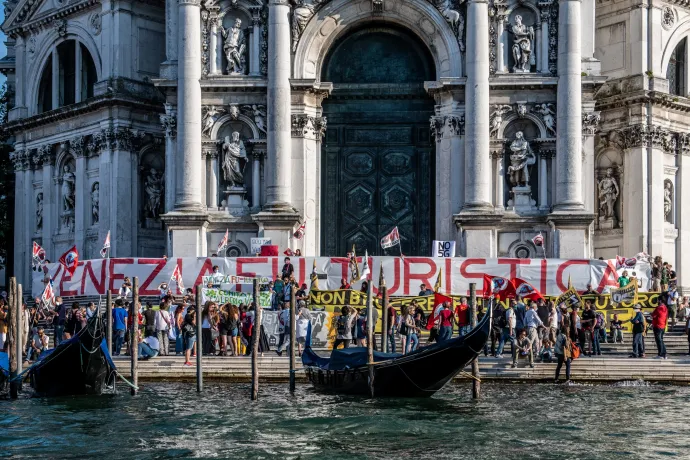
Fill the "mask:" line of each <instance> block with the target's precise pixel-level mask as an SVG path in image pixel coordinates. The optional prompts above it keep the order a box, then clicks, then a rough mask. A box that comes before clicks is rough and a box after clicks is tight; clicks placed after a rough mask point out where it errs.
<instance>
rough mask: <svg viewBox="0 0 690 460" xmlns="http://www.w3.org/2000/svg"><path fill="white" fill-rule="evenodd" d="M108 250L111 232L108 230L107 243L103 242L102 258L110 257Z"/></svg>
mask: <svg viewBox="0 0 690 460" xmlns="http://www.w3.org/2000/svg"><path fill="white" fill-rule="evenodd" d="M108 249H110V230H108V234H107V235H106V236H105V241H104V242H103V248H101V257H103V258H104V259H105V257H106V256H107V255H108Z"/></svg>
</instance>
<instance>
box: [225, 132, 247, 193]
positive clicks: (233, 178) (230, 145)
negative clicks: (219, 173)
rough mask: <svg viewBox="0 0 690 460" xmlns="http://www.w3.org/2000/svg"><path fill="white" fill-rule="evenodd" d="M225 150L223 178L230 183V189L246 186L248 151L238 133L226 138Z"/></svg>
mask: <svg viewBox="0 0 690 460" xmlns="http://www.w3.org/2000/svg"><path fill="white" fill-rule="evenodd" d="M222 150H223V177H224V178H225V180H226V181H227V182H229V186H228V189H229V188H230V187H242V186H243V185H244V175H243V171H244V166H245V164H246V161H247V151H246V150H245V148H244V143H243V142H242V140H241V139H240V133H238V132H237V131H235V132H233V133H232V140H231V138H230V136H226V137H225V141H224V142H223V145H222ZM243 163H244V164H243Z"/></svg>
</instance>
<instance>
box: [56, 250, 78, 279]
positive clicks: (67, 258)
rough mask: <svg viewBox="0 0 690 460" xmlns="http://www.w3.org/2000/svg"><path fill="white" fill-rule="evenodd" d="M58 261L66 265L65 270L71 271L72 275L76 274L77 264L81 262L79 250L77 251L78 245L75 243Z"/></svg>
mask: <svg viewBox="0 0 690 460" xmlns="http://www.w3.org/2000/svg"><path fill="white" fill-rule="evenodd" d="M58 262H60V264H62V266H63V267H65V271H67V272H69V274H70V276H72V275H74V272H75V270H76V269H77V265H78V264H79V251H77V245H76V244H75V245H74V246H72V248H71V249H69V250H68V251H67V252H66V253H64V254H63V255H62V257H60V260H59V261H58Z"/></svg>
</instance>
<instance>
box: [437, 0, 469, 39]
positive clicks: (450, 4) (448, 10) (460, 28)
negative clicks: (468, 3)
mask: <svg viewBox="0 0 690 460" xmlns="http://www.w3.org/2000/svg"><path fill="white" fill-rule="evenodd" d="M430 2H431V3H432V4H433V5H434V6H435V7H436V9H438V10H439V12H440V13H441V14H442V15H443V17H444V18H446V21H447V22H448V24H449V25H450V27H451V29H452V30H453V33H454V34H455V37H456V38H457V40H458V45H460V51H462V52H465V41H464V39H463V35H464V34H465V18H464V17H463V15H462V14H461V13H460V11H459V8H458V6H457V5H456V4H454V3H462V1H460V2H454V1H453V0H430Z"/></svg>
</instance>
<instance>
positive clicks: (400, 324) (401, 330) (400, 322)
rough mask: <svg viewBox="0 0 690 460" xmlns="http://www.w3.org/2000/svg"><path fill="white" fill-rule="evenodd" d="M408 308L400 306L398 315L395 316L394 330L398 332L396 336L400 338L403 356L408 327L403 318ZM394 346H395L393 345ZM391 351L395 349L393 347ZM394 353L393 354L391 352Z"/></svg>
mask: <svg viewBox="0 0 690 460" xmlns="http://www.w3.org/2000/svg"><path fill="white" fill-rule="evenodd" d="M408 307H409V305H400V315H396V316H395V320H394V321H395V325H394V327H395V330H396V331H397V332H398V335H399V336H400V345H401V347H402V351H403V354H405V349H406V348H407V333H408V327H407V324H406V323H405V317H406V316H407V313H408ZM394 346H395V344H394ZM393 350H395V347H393ZM393 353H395V352H393Z"/></svg>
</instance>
